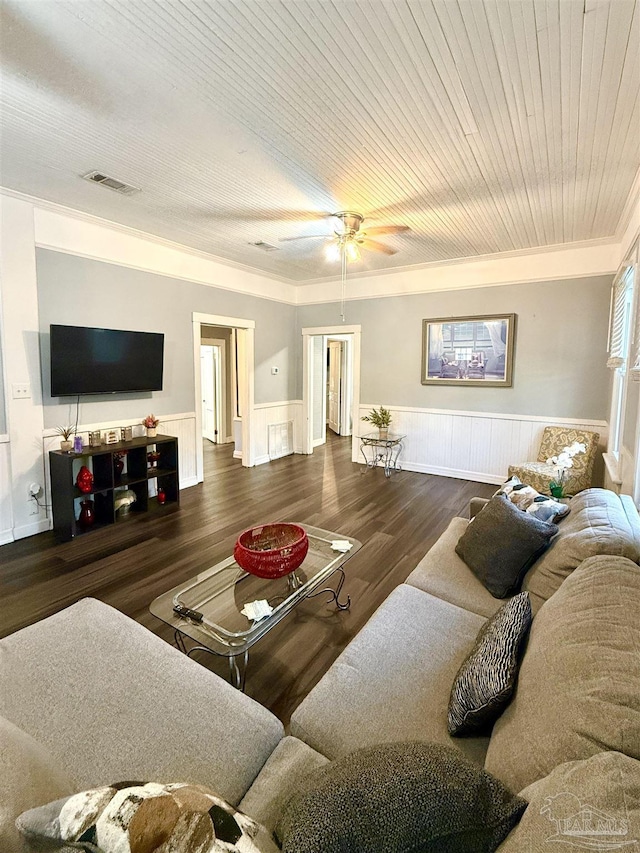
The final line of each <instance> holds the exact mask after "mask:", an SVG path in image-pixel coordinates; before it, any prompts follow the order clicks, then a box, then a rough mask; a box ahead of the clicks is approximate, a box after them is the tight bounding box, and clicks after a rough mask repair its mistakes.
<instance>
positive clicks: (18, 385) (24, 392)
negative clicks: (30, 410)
mask: <svg viewBox="0 0 640 853" xmlns="http://www.w3.org/2000/svg"><path fill="white" fill-rule="evenodd" d="M11 390H12V392H13V399H14V400H28V399H29V398H30V397H31V385H30V384H29V383H28V382H14V383H13V385H12V386H11Z"/></svg>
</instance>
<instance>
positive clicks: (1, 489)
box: [0, 436, 13, 545]
mask: <svg viewBox="0 0 640 853" xmlns="http://www.w3.org/2000/svg"><path fill="white" fill-rule="evenodd" d="M12 528H13V514H12V511H11V461H10V454H9V441H8V438H7V437H5V436H2V437H1V438H0V545H6V544H7V542H13V529H12Z"/></svg>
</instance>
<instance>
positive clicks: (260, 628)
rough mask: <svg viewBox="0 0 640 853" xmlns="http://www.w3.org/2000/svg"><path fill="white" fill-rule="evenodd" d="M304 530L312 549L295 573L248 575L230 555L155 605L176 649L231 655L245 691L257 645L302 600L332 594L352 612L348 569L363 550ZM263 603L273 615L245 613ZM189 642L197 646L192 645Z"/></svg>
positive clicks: (335, 536) (233, 675)
mask: <svg viewBox="0 0 640 853" xmlns="http://www.w3.org/2000/svg"><path fill="white" fill-rule="evenodd" d="M300 526H301V527H303V528H304V529H305V530H306V532H307V536H308V537H309V551H308V553H307V556H306V557H305V559H304V562H303V563H302V565H301V566H300V568H298V569H296V571H295V572H291V574H288V575H285V576H284V577H282V578H279V579H277V580H267V579H265V578H259V577H256V576H255V575H250V574H248V573H247V572H245V571H244V570H243V569H241V568H240V566H239V565H238V564H237V563H236V561H235V560H234V558H233V557H227V559H226V560H222V562H220V563H217V564H216V565H215V566H212V567H211V568H209V569H205V571H203V572H200V574H198V575H196V576H195V577H194V578H191V579H190V580H188V581H184V582H183V583H181V584H179V585H178V586H176V587H174V588H173V589H170V590H169V591H168V592H165V593H163V595H160V596H158V598H156V599H154V600H153V601H152V602H151V605H150V606H149V610H150V611H151V613H152V614H153V615H154V616H156V617H157V618H158V619H161V620H162V621H163V622H166V624H167V625H170V626H171V627H172V628H173V629H174V637H175V643H176V646H177V647H178V648H179V649H180V650H181V651H182V652H184V653H185V654H186V655H189V656H190V655H192V654H193V653H194V652H198V651H204V652H210V653H211V654H214V655H222V656H224V657H227V658H228V659H229V675H230V681H231V683H232V684H233V685H234V686H235V687H237V688H238V689H239V690H244V684H245V678H246V670H247V664H248V662H249V649H250V648H251V646H253V644H254V643H256V642H257V641H258V640H259V639H260V638H261V637H264V635H265V634H266V633H268V632H269V631H270V630H271V629H272V628H274V627H275V626H276V625H277V624H278V623H279V622H281V621H282V619H284V617H285V616H286V615H287V614H288V613H290V612H291V611H292V610H293V609H294V607H296V606H297V605H298V604H300V602H301V601H304V600H305V599H307V598H315V597H316V596H319V595H323V594H327V595H328V596H329V598H328V599H327V603H330V602H335V605H336V607H337V608H338V610H348V609H349V607H350V605H351V599H350V597H349V596H346V598H345V599H341V592H342V585H343V583H344V579H345V574H344V569H343V568H342V567H343V565H344V564H345V563H346V561H347V560H348V559H349V558H350V557H352V556H353V555H354V554H355V553H356V551H358V550H359V549H360V548H361V545H360V542H358V541H357V540H356V539H351V538H350V537H349V536H343V535H342V534H340V533H332V532H330V531H328V530H321V529H320V528H318V527H310V526H309V525H307V524H302V525H300ZM336 541H342V542H348V543H349V544H350V545H351V548H350V549H349V550H348V551H346V552H343V551H340V550H336V549H335V548H333V547H332V543H333V542H336ZM261 599H266V600H267V601H268V603H269V604H270V605H271V607H272V608H273V611H272V612H271V614H270V615H268V616H265V617H264V618H262V619H258V620H250V619H249V618H248V617H247V616H245V615H244V613H242V612H241V611H242V609H243V608H244V607H245V605H246V604H248V603H250V602H254V601H259V600H261ZM185 610H186V611H189V614H188V615H185ZM188 641H193V643H195V645H192V644H189V646H188V645H187V642H188Z"/></svg>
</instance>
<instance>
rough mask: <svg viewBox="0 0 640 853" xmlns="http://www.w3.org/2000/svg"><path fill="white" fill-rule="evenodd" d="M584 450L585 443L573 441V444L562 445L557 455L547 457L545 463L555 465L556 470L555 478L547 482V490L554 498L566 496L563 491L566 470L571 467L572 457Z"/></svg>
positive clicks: (585, 448) (585, 447)
mask: <svg viewBox="0 0 640 853" xmlns="http://www.w3.org/2000/svg"><path fill="white" fill-rule="evenodd" d="M586 450H587V446H586V444H583V443H582V442H581V441H574V442H573V444H570V445H568V446H567V447H564V448H563V449H562V451H561V452H560V453H558V455H557V456H551V457H549V459H547V465H555V466H556V469H557V472H558V473H557V476H556V478H555V480H551V482H550V483H549V491H550V492H551V494H552V495H553V497H554V498H556V499H559V498H564V497H567V496H566V495H565V493H564V481H565V479H566V476H567V471H568V470H569V468H573V457H574V456H577V455H578V454H579V453H585V452H586Z"/></svg>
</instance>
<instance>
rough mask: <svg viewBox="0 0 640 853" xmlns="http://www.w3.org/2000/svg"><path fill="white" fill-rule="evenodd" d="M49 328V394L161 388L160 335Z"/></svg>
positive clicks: (78, 327)
mask: <svg viewBox="0 0 640 853" xmlns="http://www.w3.org/2000/svg"><path fill="white" fill-rule="evenodd" d="M50 330H51V396H52V397H64V396H71V395H73V396H75V395H77V394H116V393H118V392H130V391H161V390H162V369H163V363H164V335H163V334H161V333H159V332H127V331H121V330H118V329H92V328H86V327H84V326H54V325H52V326H51V327H50Z"/></svg>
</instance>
